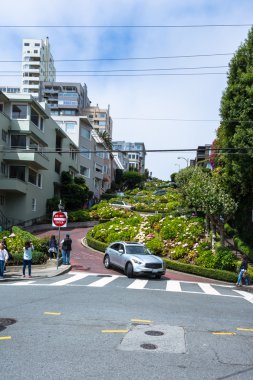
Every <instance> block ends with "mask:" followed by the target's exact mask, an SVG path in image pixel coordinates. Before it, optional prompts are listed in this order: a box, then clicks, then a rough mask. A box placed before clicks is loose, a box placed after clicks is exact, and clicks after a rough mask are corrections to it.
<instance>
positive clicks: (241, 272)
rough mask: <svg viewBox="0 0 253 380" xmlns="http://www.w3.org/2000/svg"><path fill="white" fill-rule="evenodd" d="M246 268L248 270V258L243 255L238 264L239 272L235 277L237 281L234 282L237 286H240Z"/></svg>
mask: <svg viewBox="0 0 253 380" xmlns="http://www.w3.org/2000/svg"><path fill="white" fill-rule="evenodd" d="M247 270H248V259H247V258H246V257H244V258H243V260H242V262H241V266H240V270H239V274H238V278H237V283H236V285H237V286H242V281H243V278H245V277H246V274H247Z"/></svg>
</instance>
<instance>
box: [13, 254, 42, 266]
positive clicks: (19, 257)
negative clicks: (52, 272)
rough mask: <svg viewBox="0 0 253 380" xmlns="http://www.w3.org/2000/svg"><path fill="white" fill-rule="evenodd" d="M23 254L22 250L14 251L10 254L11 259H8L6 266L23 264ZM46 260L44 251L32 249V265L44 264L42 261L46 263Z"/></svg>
mask: <svg viewBox="0 0 253 380" xmlns="http://www.w3.org/2000/svg"><path fill="white" fill-rule="evenodd" d="M23 256H24V253H23V251H20V252H14V253H13V255H12V257H13V259H12V260H11V261H8V262H7V265H8V266H11V265H22V264H23ZM46 261H47V255H46V254H45V253H43V252H39V251H33V253H32V263H33V265H40V264H44V263H46Z"/></svg>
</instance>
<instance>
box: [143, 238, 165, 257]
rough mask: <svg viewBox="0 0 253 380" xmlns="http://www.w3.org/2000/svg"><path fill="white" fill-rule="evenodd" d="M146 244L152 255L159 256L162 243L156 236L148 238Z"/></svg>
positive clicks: (161, 250)
mask: <svg viewBox="0 0 253 380" xmlns="http://www.w3.org/2000/svg"><path fill="white" fill-rule="evenodd" d="M146 246H147V248H148V249H149V250H150V251H151V252H152V253H153V254H154V255H158V256H159V255H162V253H163V243H162V242H161V240H159V239H158V238H153V239H151V240H148V241H147V242H146Z"/></svg>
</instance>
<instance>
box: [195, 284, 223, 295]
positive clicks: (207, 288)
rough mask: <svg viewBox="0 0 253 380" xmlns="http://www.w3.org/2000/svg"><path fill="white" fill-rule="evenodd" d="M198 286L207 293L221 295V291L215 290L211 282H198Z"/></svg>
mask: <svg viewBox="0 0 253 380" xmlns="http://www.w3.org/2000/svg"><path fill="white" fill-rule="evenodd" d="M198 286H199V287H200V288H201V289H202V290H203V292H204V293H206V294H212V295H217V296H219V295H220V293H219V292H218V291H217V290H215V289H214V288H213V287H212V285H210V284H205V283H198Z"/></svg>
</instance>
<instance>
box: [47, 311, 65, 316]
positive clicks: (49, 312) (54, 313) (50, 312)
mask: <svg viewBox="0 0 253 380" xmlns="http://www.w3.org/2000/svg"><path fill="white" fill-rule="evenodd" d="M44 314H46V315H61V314H62V313H56V312H52V311H45V312H44Z"/></svg>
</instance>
